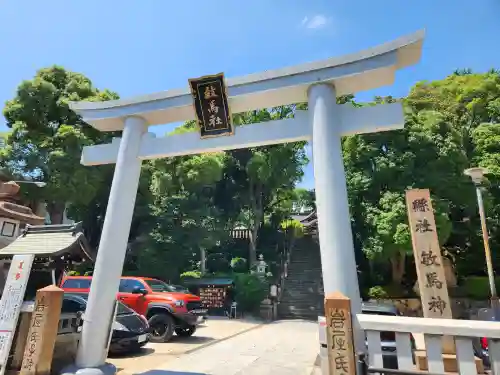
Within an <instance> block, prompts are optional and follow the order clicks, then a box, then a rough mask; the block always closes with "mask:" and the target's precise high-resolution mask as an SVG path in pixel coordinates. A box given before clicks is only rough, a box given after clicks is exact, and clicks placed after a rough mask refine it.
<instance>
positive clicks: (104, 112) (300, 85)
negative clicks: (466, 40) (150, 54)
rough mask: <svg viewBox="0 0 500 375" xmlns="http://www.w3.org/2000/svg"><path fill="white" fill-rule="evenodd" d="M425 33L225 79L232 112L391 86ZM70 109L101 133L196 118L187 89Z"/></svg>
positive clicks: (411, 61) (413, 58)
mask: <svg viewBox="0 0 500 375" xmlns="http://www.w3.org/2000/svg"><path fill="white" fill-rule="evenodd" d="M424 34H425V33H424V31H423V30H421V31H417V32H415V33H413V34H411V35H407V36H404V37H401V38H399V39H396V40H394V41H392V42H388V43H385V44H382V45H380V46H377V47H373V48H370V49H367V50H364V51H361V52H358V53H354V54H349V55H345V56H341V57H334V58H330V59H327V60H323V61H317V62H311V63H306V64H301V65H296V66H293V67H288V68H283V69H277V70H269V71H265V72H261V73H255V74H250V75H247V76H243V77H237V78H232V79H228V80H227V86H228V96H229V105H230V107H231V112H232V113H239V112H244V111H248V110H252V109H257V108H269V107H274V106H278V105H285V104H291V103H301V102H306V101H307V89H308V87H309V86H310V85H312V84H315V83H318V82H327V83H332V84H334V85H335V90H336V93H337V95H345V94H353V93H356V92H359V91H365V90H370V89H374V88H377V87H380V86H385V85H390V84H392V83H393V82H394V76H395V72H396V70H398V69H401V68H404V67H406V66H409V65H413V64H415V63H417V62H418V61H419V60H420V56H421V52H422V43H423V39H424ZM70 107H71V109H73V110H74V111H75V112H77V113H78V114H80V115H81V116H82V118H83V120H84V121H86V122H87V123H89V124H90V125H92V126H93V127H94V128H96V129H98V130H100V131H116V130H122V129H123V118H125V117H128V116H133V115H139V116H141V117H143V118H144V119H145V120H146V121H147V122H148V124H149V125H159V124H167V123H171V122H179V121H186V120H192V119H194V118H195V114H194V108H193V102H192V98H191V93H190V91H189V88H187V87H186V88H183V89H174V90H168V91H163V92H160V93H155V94H150V95H145V96H140V97H135V98H130V99H120V100H111V101H106V102H72V103H70Z"/></svg>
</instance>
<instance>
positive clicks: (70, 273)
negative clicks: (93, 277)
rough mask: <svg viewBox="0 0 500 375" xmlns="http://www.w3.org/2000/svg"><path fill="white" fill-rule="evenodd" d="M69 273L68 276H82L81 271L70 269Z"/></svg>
mask: <svg viewBox="0 0 500 375" xmlns="http://www.w3.org/2000/svg"><path fill="white" fill-rule="evenodd" d="M67 275H68V276H80V272H78V271H69V272H68V274H67Z"/></svg>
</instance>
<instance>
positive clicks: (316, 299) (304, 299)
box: [278, 237, 324, 321]
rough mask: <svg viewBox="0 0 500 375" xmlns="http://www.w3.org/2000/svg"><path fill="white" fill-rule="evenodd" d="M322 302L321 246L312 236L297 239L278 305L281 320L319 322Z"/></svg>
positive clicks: (322, 310) (322, 313)
mask: <svg viewBox="0 0 500 375" xmlns="http://www.w3.org/2000/svg"><path fill="white" fill-rule="evenodd" d="M323 299H324V295H323V280H322V274H321V257H320V253H319V245H318V244H317V242H315V241H314V240H313V239H312V238H311V237H304V238H300V239H297V243H296V245H295V247H294V249H293V252H292V254H291V259H290V264H289V266H288V277H287V278H286V280H285V282H284V288H283V292H282V296H281V301H280V303H279V305H278V317H279V318H280V319H307V320H314V321H316V320H317V319H318V316H319V315H324V302H323Z"/></svg>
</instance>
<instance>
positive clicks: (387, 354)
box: [361, 302, 415, 369]
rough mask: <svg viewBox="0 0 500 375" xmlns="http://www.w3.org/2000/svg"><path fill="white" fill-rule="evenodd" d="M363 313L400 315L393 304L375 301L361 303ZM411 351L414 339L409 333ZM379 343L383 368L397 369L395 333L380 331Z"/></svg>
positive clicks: (413, 346) (413, 347)
mask: <svg viewBox="0 0 500 375" xmlns="http://www.w3.org/2000/svg"><path fill="white" fill-rule="evenodd" d="M361 311H362V313H363V314H373V315H389V316H400V315H401V314H400V313H399V311H398V309H397V308H396V306H394V305H390V304H386V303H376V302H363V304H362V305H361ZM410 340H411V345H412V351H413V350H415V340H414V339H413V336H411V335H410ZM380 343H381V346H382V360H383V363H384V368H387V369H397V368H398V357H397V352H396V334H395V333H394V332H380Z"/></svg>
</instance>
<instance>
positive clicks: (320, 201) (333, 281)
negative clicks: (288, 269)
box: [308, 83, 366, 352]
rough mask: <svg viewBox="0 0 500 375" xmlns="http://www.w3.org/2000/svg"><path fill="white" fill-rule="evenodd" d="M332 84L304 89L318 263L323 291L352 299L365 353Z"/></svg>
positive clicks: (356, 337)
mask: <svg viewBox="0 0 500 375" xmlns="http://www.w3.org/2000/svg"><path fill="white" fill-rule="evenodd" d="M336 99H337V98H336V94H335V88H334V87H333V86H332V85H330V84H326V83H320V84H316V85H312V86H311V87H310V88H309V91H308V104H309V113H310V121H311V124H312V146H313V147H312V148H313V162H314V178H315V189H316V206H317V215H318V232H319V244H320V251H321V268H322V271H323V287H324V292H325V296H326V295H328V294H330V293H335V292H337V293H338V292H340V293H342V294H344V295H345V296H348V297H349V298H350V299H351V311H352V317H353V322H352V328H353V334H354V346H355V349H356V351H357V352H365V351H366V350H365V347H366V345H365V337H364V334H363V332H362V330H361V328H360V326H359V324H358V322H357V319H356V318H355V317H356V314H359V313H361V296H360V293H359V285H358V275H357V272H355V271H356V269H357V267H356V259H355V256H354V243H353V236H352V229H351V217H350V214H349V203H348V199H347V185H346V178H345V171H344V162H343V159H342V146H341V129H342V124H341V116H340V114H339V110H340V108H339V105H337V101H336Z"/></svg>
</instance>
